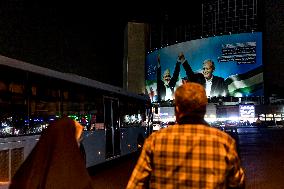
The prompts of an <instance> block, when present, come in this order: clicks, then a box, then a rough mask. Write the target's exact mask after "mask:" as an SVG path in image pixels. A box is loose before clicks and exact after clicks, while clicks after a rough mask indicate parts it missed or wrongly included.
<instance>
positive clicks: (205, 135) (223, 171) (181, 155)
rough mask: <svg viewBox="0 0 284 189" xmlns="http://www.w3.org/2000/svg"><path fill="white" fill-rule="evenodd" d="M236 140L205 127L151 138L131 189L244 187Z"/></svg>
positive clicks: (173, 128) (175, 130)
mask: <svg viewBox="0 0 284 189" xmlns="http://www.w3.org/2000/svg"><path fill="white" fill-rule="evenodd" d="M244 177H245V175H244V171H243V169H242V168H241V166H240V159H239V157H238V154H237V151H236V143H235V140H234V139H233V138H232V137H231V136H229V135H228V134H226V133H225V132H222V131H220V130H218V129H216V128H212V127H209V126H207V125H203V124H182V125H178V124H177V125H173V126H169V127H168V128H164V129H161V130H160V131H157V132H155V133H153V134H152V135H151V136H149V137H148V138H147V139H146V140H145V143H144V146H143V149H142V152H141V154H140V157H139V159H138V162H137V164H136V166H135V168H134V170H133V173H132V175H131V177H130V180H129V182H128V185H127V189H138V188H152V189H170V188H171V189H177V188H178V189H183V188H202V189H209V188H210V189H212V188H214V189H216V188H218V189H221V188H222V189H223V188H227V187H242V186H244Z"/></svg>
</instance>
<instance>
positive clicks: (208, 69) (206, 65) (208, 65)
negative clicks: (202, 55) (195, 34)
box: [202, 59, 215, 79]
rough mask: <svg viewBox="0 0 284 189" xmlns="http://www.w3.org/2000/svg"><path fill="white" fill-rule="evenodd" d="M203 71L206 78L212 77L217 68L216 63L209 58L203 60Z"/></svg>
mask: <svg viewBox="0 0 284 189" xmlns="http://www.w3.org/2000/svg"><path fill="white" fill-rule="evenodd" d="M202 70H203V71H202V73H203V75H204V78H205V79H211V77H212V75H213V72H214V70H215V64H214V62H213V61H212V60H210V59H207V60H205V61H204V62H203V67H202Z"/></svg>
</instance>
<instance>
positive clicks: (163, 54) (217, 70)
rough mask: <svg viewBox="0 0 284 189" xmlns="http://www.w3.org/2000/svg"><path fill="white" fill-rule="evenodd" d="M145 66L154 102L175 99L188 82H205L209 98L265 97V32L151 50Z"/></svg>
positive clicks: (147, 84) (149, 91) (216, 37)
mask: <svg viewBox="0 0 284 189" xmlns="http://www.w3.org/2000/svg"><path fill="white" fill-rule="evenodd" d="M145 66H146V69H145V70H146V78H145V79H146V90H147V93H148V94H149V96H150V98H151V99H152V101H158V100H170V99H172V98H173V96H172V95H173V92H174V90H175V89H176V87H177V86H179V85H181V84H182V83H183V82H186V81H194V82H198V83H200V84H202V85H203V86H204V87H205V89H206V93H207V96H208V97H213V96H235V97H243V96H262V95H263V65H262V33H260V32H254V33H242V34H233V35H223V36H215V37H209V38H203V39H196V40H192V41H186V42H182V43H178V44H175V45H171V46H167V47H164V48H161V49H158V50H155V51H153V52H151V53H149V54H148V55H147V56H146V64H145ZM211 75H213V77H211ZM206 86H207V87H206Z"/></svg>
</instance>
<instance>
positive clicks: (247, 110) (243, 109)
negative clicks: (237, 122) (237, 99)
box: [239, 105, 255, 118]
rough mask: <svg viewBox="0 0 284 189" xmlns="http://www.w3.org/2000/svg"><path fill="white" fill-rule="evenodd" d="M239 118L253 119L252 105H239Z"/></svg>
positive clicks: (253, 109)
mask: <svg viewBox="0 0 284 189" xmlns="http://www.w3.org/2000/svg"><path fill="white" fill-rule="evenodd" d="M239 108H240V117H241V118H254V117H255V107H254V105H240V106H239Z"/></svg>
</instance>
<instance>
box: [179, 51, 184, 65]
mask: <svg viewBox="0 0 284 189" xmlns="http://www.w3.org/2000/svg"><path fill="white" fill-rule="evenodd" d="M184 61H185V57H184V54H183V52H180V53H179V54H178V62H181V63H183V62H184Z"/></svg>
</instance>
